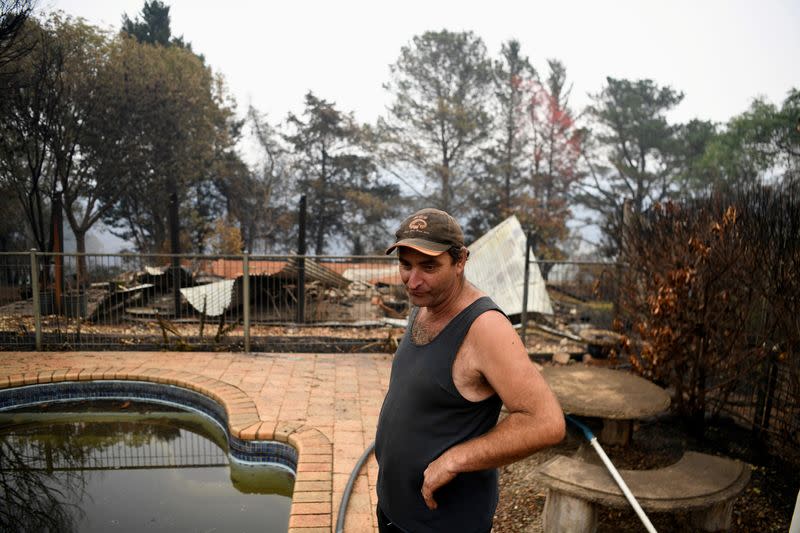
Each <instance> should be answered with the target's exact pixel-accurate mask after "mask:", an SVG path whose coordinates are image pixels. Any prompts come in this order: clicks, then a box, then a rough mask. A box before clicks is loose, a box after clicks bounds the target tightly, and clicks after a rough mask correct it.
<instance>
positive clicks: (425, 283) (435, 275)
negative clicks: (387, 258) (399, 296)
mask: <svg viewBox="0 0 800 533" xmlns="http://www.w3.org/2000/svg"><path fill="white" fill-rule="evenodd" d="M398 257H399V259H400V278H401V279H402V280H403V284H404V285H405V287H406V291H407V292H408V296H409V298H410V299H411V303H412V304H414V305H416V306H419V307H433V306H436V305H437V304H440V303H442V302H444V301H445V300H446V299H447V298H448V297H449V296H451V295H452V294H453V291H455V290H456V289H457V286H458V278H459V276H460V275H461V274H462V273H463V272H464V263H465V261H464V260H463V259H462V260H459V261H458V262H456V263H455V264H453V260H452V259H451V257H450V254H448V253H447V252H445V253H443V254H439V255H436V256H431V255H425V254H423V253H421V252H418V251H416V250H413V249H411V248H406V247H404V246H402V247H400V248H399V249H398Z"/></svg>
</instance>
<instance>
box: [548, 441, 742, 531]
mask: <svg viewBox="0 0 800 533" xmlns="http://www.w3.org/2000/svg"><path fill="white" fill-rule="evenodd" d="M620 475H621V476H622V479H624V480H625V483H627V485H628V488H629V489H630V490H631V492H632V493H633V495H634V496H636V499H637V500H638V501H639V504H640V505H641V506H642V508H643V509H644V510H645V511H657V512H663V511H689V512H691V521H692V525H693V526H694V527H697V528H699V529H702V530H704V531H722V530H726V529H729V528H730V527H731V519H732V514H733V501H734V499H735V498H736V496H737V495H738V494H739V493H740V492H741V491H742V490H743V489H744V488H745V486H746V485H747V483H748V482H749V481H750V465H747V464H745V463H742V462H741V461H736V460H732V459H726V458H723V457H716V456H713V455H706V454H702V453H697V452H686V453H685V454H684V456H683V457H682V458H681V459H680V461H678V462H677V463H675V464H673V465H670V466H667V467H665V468H659V469H655V470H621V471H620ZM538 477H539V479H540V480H541V481H542V482H543V483H544V484H545V485H546V486H547V488H548V491H547V501H546V503H545V507H544V531H545V533H556V532H570V533H583V532H586V533H589V532H593V531H595V530H596V529H597V507H596V506H598V505H605V506H609V507H617V508H626V507H630V504H629V503H628V500H626V499H625V496H624V495H623V494H622V491H621V490H620V489H619V487H618V486H617V484H616V482H615V481H614V478H612V477H611V474H610V473H609V472H608V470H606V468H605V466H602V465H596V464H591V463H587V462H585V461H582V460H580V459H578V458H574V457H566V456H559V457H556V458H554V459H551V460H550V461H548V462H546V463H544V464H543V465H542V466H541V467H539V469H538Z"/></svg>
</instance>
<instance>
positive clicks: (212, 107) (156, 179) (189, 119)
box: [104, 39, 233, 252]
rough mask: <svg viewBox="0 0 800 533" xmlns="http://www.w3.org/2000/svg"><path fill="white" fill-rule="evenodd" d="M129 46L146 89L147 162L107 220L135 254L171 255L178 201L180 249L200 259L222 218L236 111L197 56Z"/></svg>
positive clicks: (143, 146) (143, 135) (143, 142)
mask: <svg viewBox="0 0 800 533" xmlns="http://www.w3.org/2000/svg"><path fill="white" fill-rule="evenodd" d="M128 42H129V46H131V47H132V50H133V51H134V57H132V58H131V62H130V63H127V65H128V66H129V67H130V68H134V69H136V70H137V72H136V75H137V76H140V79H141V80H142V83H143V84H144V86H145V88H146V89H147V94H146V95H144V96H143V97H142V99H141V100H140V101H139V102H140V105H141V106H142V109H143V111H142V116H141V130H140V137H139V138H138V142H139V143H140V144H139V147H140V151H139V152H138V153H141V154H142V159H141V160H139V161H138V164H137V166H136V168H135V169H134V170H133V172H134V175H133V176H132V181H131V184H130V187H129V188H128V189H127V190H126V191H125V193H124V194H123V195H122V196H121V197H120V198H119V201H118V202H116V203H115V205H114V207H113V208H112V209H111V211H109V213H107V214H106V215H105V217H104V220H105V221H106V223H107V224H109V226H110V227H111V228H112V231H114V233H116V234H117V235H118V236H120V237H122V238H124V239H127V240H131V241H132V242H133V244H134V246H135V247H136V249H137V250H139V251H151V252H154V251H162V252H163V251H166V250H168V249H169V247H168V242H169V231H168V230H169V224H168V217H167V205H166V201H167V200H168V199H169V198H170V196H171V195H173V194H174V195H176V196H177V199H178V205H179V206H180V216H181V220H182V221H184V226H183V232H182V235H181V242H182V248H184V249H186V248H192V247H193V248H194V249H195V250H197V251H202V246H204V243H205V240H206V237H207V235H208V233H209V232H210V231H211V230H212V228H213V222H214V220H215V219H216V218H217V217H218V216H219V215H220V199H219V195H218V194H217V192H218V191H217V189H216V187H215V185H214V183H213V178H214V173H213V169H215V168H217V167H216V164H217V161H218V158H219V157H220V154H223V153H225V151H226V150H228V149H229V148H230V147H231V146H232V144H233V140H232V138H231V136H230V129H229V128H228V120H229V119H230V118H231V116H232V110H231V109H229V108H225V107H221V105H220V102H219V100H218V98H217V96H216V93H215V92H216V91H217V90H218V89H217V87H218V85H217V84H216V83H215V82H214V79H213V74H212V73H211V71H210V69H209V68H208V67H205V66H204V65H203V64H202V63H201V62H200V60H199V59H198V58H197V56H195V55H194V54H192V53H191V52H189V51H187V50H184V49H182V48H179V47H163V46H152V45H147V44H139V43H136V41H134V40H132V39H128ZM131 75H133V73H131Z"/></svg>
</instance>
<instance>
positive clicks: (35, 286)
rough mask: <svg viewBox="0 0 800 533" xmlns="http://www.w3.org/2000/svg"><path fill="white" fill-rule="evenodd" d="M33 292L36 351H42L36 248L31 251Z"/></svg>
mask: <svg viewBox="0 0 800 533" xmlns="http://www.w3.org/2000/svg"><path fill="white" fill-rule="evenodd" d="M31 291H33V324H34V326H33V327H34V329H35V331H36V333H35V335H36V350H37V351H41V349H42V310H41V308H40V306H39V305H40V302H39V265H38V262H37V261H36V248H32V249H31Z"/></svg>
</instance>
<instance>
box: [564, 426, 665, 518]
mask: <svg viewBox="0 0 800 533" xmlns="http://www.w3.org/2000/svg"><path fill="white" fill-rule="evenodd" d="M565 418H566V419H567V422H570V423H572V424H573V425H575V426H576V427H577V428H578V429H580V430H581V431H582V432H583V436H584V437H585V438H586V440H587V441H589V444H591V445H592V448H594V450H595V451H596V452H597V455H599V456H600V459H602V461H603V464H604V465H605V467H606V468H607V469H608V471H609V472H610V473H611V477H613V478H614V481H616V482H617V485H619V488H620V490H622V494H624V495H625V499H627V500H628V503H630V504H631V507H633V510H634V511H636V514H637V515H638V516H639V520H641V521H642V524H644V527H645V528H646V529H647V531H649V532H650V533H657V532H656V528H655V527H653V523H652V522H650V519H649V518H647V515H646V514H644V510H643V509H642V506H641V505H639V502H638V501H637V500H636V497H635V496H634V495H633V493H632V492H631V489H629V488H628V485H627V484H626V483H625V480H624V479H622V476H620V475H619V472H618V471H617V469H616V467H614V465H613V464H612V463H611V459H609V458H608V455H606V452H605V451H604V450H603V448H602V447H601V446H600V443H599V442H597V437H595V436H594V433H592V430H591V429H589V427H588V426H586V424H584V423H582V422H579V421H578V420H576V419H575V418H573V417H571V416H569V415H566V416H565Z"/></svg>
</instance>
